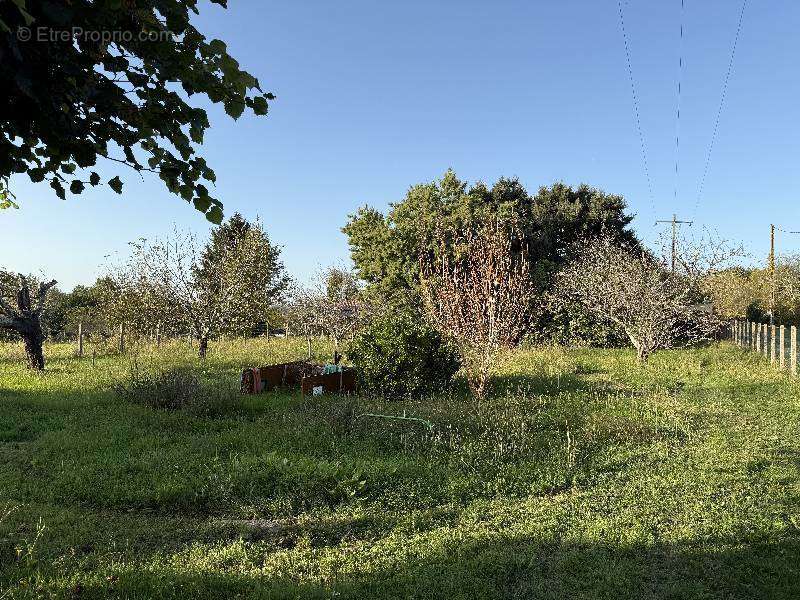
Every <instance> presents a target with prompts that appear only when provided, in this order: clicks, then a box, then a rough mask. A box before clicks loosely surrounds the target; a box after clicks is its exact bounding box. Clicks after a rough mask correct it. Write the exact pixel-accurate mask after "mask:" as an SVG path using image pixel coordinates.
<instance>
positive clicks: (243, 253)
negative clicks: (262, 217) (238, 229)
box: [116, 223, 286, 358]
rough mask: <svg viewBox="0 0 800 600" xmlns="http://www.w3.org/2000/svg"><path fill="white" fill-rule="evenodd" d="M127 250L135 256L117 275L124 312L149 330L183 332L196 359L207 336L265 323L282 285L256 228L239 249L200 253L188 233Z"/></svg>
mask: <svg viewBox="0 0 800 600" xmlns="http://www.w3.org/2000/svg"><path fill="white" fill-rule="evenodd" d="M132 246H133V249H134V251H133V257H132V258H131V260H130V261H129V263H128V264H127V265H126V266H125V268H123V269H122V270H121V272H120V273H119V274H118V276H117V277H116V280H117V282H118V288H119V292H118V298H119V299H120V300H121V301H122V303H123V304H124V305H125V306H124V309H125V311H127V313H128V314H130V315H131V318H133V319H136V320H138V322H140V323H141V326H143V327H146V328H147V329H150V328H152V327H154V326H155V325H156V324H158V323H163V324H165V325H166V326H167V328H168V329H173V330H175V329H178V330H179V329H182V328H183V329H184V331H185V330H186V329H188V330H189V331H191V332H192V334H193V335H194V336H195V338H196V339H197V340H198V342H199V349H198V354H199V356H200V358H205V356H206V353H207V351H208V344H209V341H210V339H211V338H212V337H213V336H215V335H218V334H219V333H220V332H224V331H242V330H244V329H245V328H246V327H247V326H249V327H252V326H253V325H254V324H256V323H258V322H259V321H263V320H265V319H266V318H267V316H268V313H269V311H270V310H271V309H272V307H273V306H274V303H275V302H276V301H277V300H279V298H280V295H281V294H282V293H283V289H284V288H285V287H286V282H285V278H284V276H283V267H282V265H280V263H277V264H278V267H279V268H274V267H275V264H274V261H273V258H274V257H273V256H272V253H273V252H274V250H275V249H274V247H273V246H272V245H271V244H270V243H269V240H268V238H267V237H266V235H265V234H264V231H263V230H262V229H261V226H260V225H259V224H257V223H256V224H252V225H250V226H249V227H248V228H247V230H246V231H245V232H244V233H243V235H242V236H241V239H239V240H238V241H237V243H235V244H220V245H219V247H216V246H215V245H214V243H213V241H212V242H209V244H208V245H207V246H205V248H203V247H201V246H200V245H199V244H198V242H197V240H196V238H195V237H194V235H192V234H190V233H180V232H178V231H176V232H174V234H173V235H172V237H171V238H170V239H167V240H164V241H156V242H154V243H148V242H147V241H146V240H140V241H139V242H136V243H134V244H132ZM212 255H213V256H212ZM265 257H266V258H268V259H269V266H270V268H265V266H264V259H265Z"/></svg>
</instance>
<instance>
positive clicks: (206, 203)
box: [194, 197, 211, 213]
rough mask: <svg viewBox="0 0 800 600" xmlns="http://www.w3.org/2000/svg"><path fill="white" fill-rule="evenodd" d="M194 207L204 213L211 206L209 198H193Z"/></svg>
mask: <svg viewBox="0 0 800 600" xmlns="http://www.w3.org/2000/svg"><path fill="white" fill-rule="evenodd" d="M194 207H195V208H196V209H197V210H199V211H200V212H201V213H204V212H206V211H207V210H208V209H209V208H210V207H211V199H210V198H201V197H197V198H195V199H194Z"/></svg>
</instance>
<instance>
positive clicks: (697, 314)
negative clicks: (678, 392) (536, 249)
mask: <svg viewBox="0 0 800 600" xmlns="http://www.w3.org/2000/svg"><path fill="white" fill-rule="evenodd" d="M734 254H735V252H733V251H730V250H727V247H726V246H725V245H724V244H719V243H717V244H716V245H713V246H711V245H705V244H701V245H695V246H689V245H688V244H685V243H684V244H682V245H681V247H679V249H678V254H677V256H676V262H677V265H678V268H677V269H676V272H674V273H673V272H671V271H670V270H669V269H668V268H667V261H666V260H663V259H659V258H657V257H656V256H655V255H653V253H652V252H650V251H648V250H645V249H641V248H633V247H631V246H630V245H627V244H625V243H623V242H620V241H619V240H618V239H617V238H614V237H612V236H609V235H601V236H599V237H597V238H595V239H592V240H590V241H584V242H579V243H578V244H577V245H576V246H575V247H574V248H573V251H572V260H571V262H570V263H568V264H567V266H566V267H564V268H563V269H562V270H561V271H560V272H559V273H558V275H557V284H556V287H555V293H556V295H557V296H560V297H561V298H563V299H564V300H568V301H577V302H580V303H581V304H582V305H583V306H585V307H586V308H587V309H589V310H590V311H592V312H593V313H595V314H597V315H599V316H600V317H602V318H603V319H607V320H609V321H612V322H614V323H616V324H617V325H619V326H620V327H621V328H622V329H623V330H624V331H625V333H626V335H627V336H628V338H629V339H630V341H631V343H632V344H633V346H634V347H635V348H636V355H637V357H638V358H639V360H640V361H642V362H645V361H647V359H648V358H649V356H650V355H651V354H652V353H653V352H655V351H657V350H661V349H666V348H671V347H674V346H676V345H678V344H682V345H689V344H692V343H696V342H698V341H701V340H705V339H709V338H710V337H711V336H712V335H713V333H714V332H715V331H716V329H717V327H718V326H719V319H718V318H717V317H716V316H715V315H714V313H713V311H712V310H711V309H710V305H704V304H703V299H704V297H703V294H702V282H703V280H704V278H706V277H707V276H708V275H709V273H712V272H714V271H715V270H716V268H717V267H718V266H719V265H721V264H722V263H723V262H724V261H725V260H727V259H728V258H730V257H731V256H733V255H734Z"/></svg>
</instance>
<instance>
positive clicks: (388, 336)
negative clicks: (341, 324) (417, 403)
mask: <svg viewBox="0 0 800 600" xmlns="http://www.w3.org/2000/svg"><path fill="white" fill-rule="evenodd" d="M347 356H348V358H349V360H350V361H351V362H352V363H353V365H354V366H355V368H356V370H357V372H358V378H359V385H360V386H361V388H362V389H363V390H364V391H365V392H367V393H370V394H376V395H382V396H385V397H388V398H407V397H419V396H424V395H427V394H432V393H436V392H438V391H441V390H442V389H443V388H445V387H446V386H447V385H448V384H449V383H450V382H451V381H452V379H453V376H454V375H455V374H456V372H457V371H458V369H459V368H460V366H461V361H460V359H459V357H458V354H457V353H456V351H455V349H453V347H452V346H451V345H450V344H448V343H447V342H445V340H443V339H442V336H441V335H439V333H438V332H436V331H435V330H434V329H432V328H431V327H429V326H428V325H426V324H425V323H424V322H423V321H422V320H421V319H420V318H418V317H415V316H414V315H412V314H408V313H399V314H398V313H393V314H392V313H383V314H381V315H379V316H377V317H374V318H373V319H372V320H371V321H370V322H369V323H368V324H367V325H366V326H365V327H364V328H363V329H362V330H361V331H360V333H359V334H358V335H357V336H356V337H355V339H354V340H353V342H352V343H351V345H350V347H349V349H348V351H347Z"/></svg>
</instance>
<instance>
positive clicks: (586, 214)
mask: <svg viewBox="0 0 800 600" xmlns="http://www.w3.org/2000/svg"><path fill="white" fill-rule="evenodd" d="M625 211H626V204H625V201H624V199H623V198H622V197H621V196H616V195H612V194H606V193H604V192H602V191H600V190H596V189H594V188H591V187H589V186H586V185H581V186H579V187H578V188H576V189H574V188H572V187H570V186H568V185H565V184H563V183H556V184H554V185H553V186H551V187H542V188H541V189H539V191H538V192H537V193H536V194H535V195H530V194H529V193H528V192H527V190H526V189H525V188H524V187H523V185H522V184H521V183H520V182H519V181H518V180H517V179H516V178H512V179H508V178H501V179H500V180H498V181H497V183H495V184H494V185H493V186H492V187H491V188H490V187H488V186H486V185H485V184H483V183H480V182H479V183H476V184H475V185H473V186H472V187H468V186H467V184H466V183H464V182H463V181H461V180H460V179H458V177H457V176H456V174H455V173H454V172H453V171H451V170H450V171H447V172H446V173H445V174H444V176H443V177H442V179H441V180H439V181H434V182H431V183H423V184H419V185H415V186H412V187H411V188H410V189H409V190H408V192H407V194H406V197H405V198H404V199H403V200H402V201H401V202H398V203H396V204H393V205H392V206H391V209H390V211H389V212H388V214H387V215H385V216H384V215H383V214H381V213H380V212H379V211H377V210H375V209H374V208H371V207H369V206H365V207H363V208H360V209H359V210H358V212H356V214H354V215H351V216H350V218H349V221H348V223H347V225H345V227H344V228H343V232H344V233H345V234H347V236H348V241H349V244H350V253H351V257H352V259H353V262H354V263H355V266H356V269H357V271H358V275H359V277H361V278H362V279H364V280H365V281H366V282H367V283H368V284H369V286H370V288H371V290H372V291H374V292H376V293H378V294H380V295H381V296H383V297H389V298H398V297H400V298H402V297H403V296H404V295H407V293H408V292H413V291H416V290H418V289H419V256H420V255H421V254H422V253H423V252H424V251H430V252H431V253H434V254H436V253H438V252H439V251H440V250H439V248H440V247H441V244H438V243H436V242H435V240H437V239H438V232H441V231H453V232H467V231H472V232H476V231H478V230H479V229H480V228H481V226H482V224H484V223H485V222H486V221H487V219H489V218H492V219H493V220H494V219H496V220H498V221H500V222H504V221H505V222H514V223H515V224H516V228H517V230H518V231H517V233H518V236H519V239H518V240H517V241H518V243H519V246H520V247H525V248H526V251H527V252H528V257H529V259H530V261H531V267H532V268H531V272H532V276H533V277H534V278H535V279H536V281H537V282H538V284H539V286H540V288H543V287H545V286H546V285H547V281H548V279H549V276H550V275H551V274H552V273H553V272H554V271H555V269H556V268H557V267H558V265H560V264H563V262H564V260H565V259H566V252H567V248H568V247H569V245H570V244H571V243H572V241H573V240H575V239H577V238H584V237H592V236H596V235H597V234H599V233H600V232H601V231H606V232H613V233H614V234H615V235H618V236H619V237H621V238H622V239H623V240H624V241H626V242H629V243H636V239H635V236H634V235H633V233H632V232H631V231H630V230H629V229H628V225H629V224H630V222H631V221H632V219H633V217H632V216H630V215H628V214H627V213H626V212H625Z"/></svg>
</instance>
